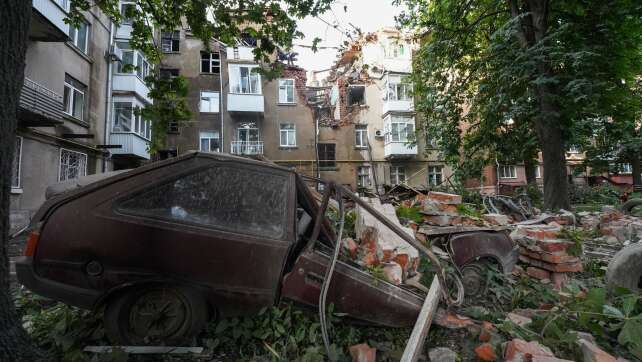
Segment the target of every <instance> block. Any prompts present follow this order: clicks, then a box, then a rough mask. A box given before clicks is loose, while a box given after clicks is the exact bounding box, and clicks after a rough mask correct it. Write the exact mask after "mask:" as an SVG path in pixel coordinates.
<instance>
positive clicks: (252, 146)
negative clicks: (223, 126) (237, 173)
mask: <svg viewBox="0 0 642 362" xmlns="http://www.w3.org/2000/svg"><path fill="white" fill-rule="evenodd" d="M232 153H233V154H235V155H262V154H263V141H233V142H232Z"/></svg>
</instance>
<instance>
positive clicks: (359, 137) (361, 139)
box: [354, 124, 368, 148]
mask: <svg viewBox="0 0 642 362" xmlns="http://www.w3.org/2000/svg"><path fill="white" fill-rule="evenodd" d="M354 145H355V146H354V147H355V148H368V125H365V124H355V125H354Z"/></svg>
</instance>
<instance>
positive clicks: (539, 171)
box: [535, 165, 542, 178]
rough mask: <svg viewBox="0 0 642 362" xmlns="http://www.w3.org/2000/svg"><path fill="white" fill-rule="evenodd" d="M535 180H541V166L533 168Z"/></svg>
mask: <svg viewBox="0 0 642 362" xmlns="http://www.w3.org/2000/svg"><path fill="white" fill-rule="evenodd" d="M535 178H542V166H541V165H537V166H535Z"/></svg>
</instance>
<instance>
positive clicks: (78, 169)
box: [58, 148, 87, 181]
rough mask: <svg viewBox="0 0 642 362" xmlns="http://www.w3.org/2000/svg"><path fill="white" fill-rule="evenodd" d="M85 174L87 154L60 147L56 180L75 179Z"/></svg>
mask: <svg viewBox="0 0 642 362" xmlns="http://www.w3.org/2000/svg"><path fill="white" fill-rule="evenodd" d="M86 174H87V154H86V153H82V152H76V151H71V150H67V149H64V148H61V149H60V170H59V174H58V181H67V180H75V179H77V178H78V177H82V176H85V175H86Z"/></svg>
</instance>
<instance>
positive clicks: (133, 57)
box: [116, 42, 151, 79]
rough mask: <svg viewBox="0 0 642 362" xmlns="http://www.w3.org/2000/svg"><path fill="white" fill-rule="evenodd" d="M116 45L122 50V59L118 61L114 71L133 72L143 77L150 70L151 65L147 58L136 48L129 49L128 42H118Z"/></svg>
mask: <svg viewBox="0 0 642 362" xmlns="http://www.w3.org/2000/svg"><path fill="white" fill-rule="evenodd" d="M117 45H118V47H119V48H120V49H122V51H123V61H122V62H118V68H117V69H116V71H117V72H118V73H123V74H133V73H134V71H135V72H136V75H137V76H138V77H140V78H141V79H144V78H145V77H147V76H148V75H149V73H150V72H151V65H150V64H149V62H148V61H147V58H145V56H143V54H142V53H140V52H139V51H137V50H132V49H130V46H129V43H128V42H118V43H117Z"/></svg>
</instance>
